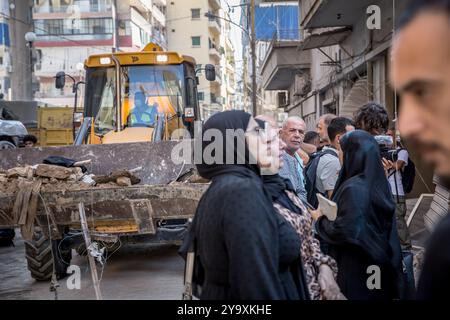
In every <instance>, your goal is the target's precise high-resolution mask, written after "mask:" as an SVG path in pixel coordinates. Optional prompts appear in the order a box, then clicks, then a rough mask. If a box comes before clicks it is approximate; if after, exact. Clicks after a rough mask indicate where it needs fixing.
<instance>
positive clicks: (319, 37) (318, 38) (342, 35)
mask: <svg viewBox="0 0 450 320" xmlns="http://www.w3.org/2000/svg"><path fill="white" fill-rule="evenodd" d="M351 33H352V30H351V28H348V27H345V28H339V29H335V30H330V31H325V32H322V33H318V34H312V35H310V36H308V37H306V39H305V40H304V41H303V42H302V44H301V45H300V46H299V49H300V50H310V49H315V48H322V47H329V46H333V45H336V44H339V43H341V42H342V41H344V40H345V39H346V38H347V37H348V36H349V35H350V34H351Z"/></svg>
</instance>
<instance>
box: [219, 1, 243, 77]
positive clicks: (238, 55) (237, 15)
mask: <svg viewBox="0 0 450 320" xmlns="http://www.w3.org/2000/svg"><path fill="white" fill-rule="evenodd" d="M240 2H241V1H240V0H222V8H223V10H224V11H225V12H230V17H231V20H232V21H233V22H234V23H237V24H239V23H240V20H241V7H235V8H231V10H230V8H229V7H228V5H229V6H231V7H232V6H236V5H239V4H240ZM230 40H231V43H232V44H233V46H234V58H235V60H236V72H237V74H238V78H240V74H241V71H242V67H241V66H242V30H241V29H239V28H238V27H237V26H235V25H233V24H231V32H230Z"/></svg>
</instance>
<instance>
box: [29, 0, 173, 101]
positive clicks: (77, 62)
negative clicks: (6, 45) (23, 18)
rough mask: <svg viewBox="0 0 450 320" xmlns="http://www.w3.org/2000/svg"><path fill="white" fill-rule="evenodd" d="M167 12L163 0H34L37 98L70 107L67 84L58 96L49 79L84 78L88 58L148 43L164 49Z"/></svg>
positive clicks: (69, 86)
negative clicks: (61, 76) (62, 76)
mask: <svg viewBox="0 0 450 320" xmlns="http://www.w3.org/2000/svg"><path fill="white" fill-rule="evenodd" d="M165 8H166V0H125V1H122V0H120V1H118V0H35V2H34V8H33V20H34V31H35V33H36V35H37V41H36V43H35V48H36V54H37V57H38V59H37V63H36V65H35V74H36V77H37V78H38V79H39V82H40V88H39V91H38V92H37V93H36V94H35V99H36V100H38V101H41V102H42V103H47V104H50V105H70V106H72V105H73V92H72V84H71V81H67V87H66V88H65V89H64V90H63V91H62V92H61V90H57V89H55V88H54V78H53V77H54V76H55V74H56V73H57V72H59V71H64V72H66V73H67V74H69V75H71V76H72V77H74V78H75V80H76V81H78V80H82V75H83V74H84V72H83V68H82V65H81V64H82V63H83V62H84V60H85V59H86V58H87V57H88V56H89V55H92V54H97V53H104V52H111V51H112V50H117V51H131V50H140V49H141V48H143V47H144V46H145V45H146V44H147V43H149V42H155V43H157V44H159V45H160V46H162V47H163V48H164V49H167V39H166V16H165ZM80 103H81V101H80Z"/></svg>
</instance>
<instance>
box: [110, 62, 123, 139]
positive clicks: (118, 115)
mask: <svg viewBox="0 0 450 320" xmlns="http://www.w3.org/2000/svg"><path fill="white" fill-rule="evenodd" d="M111 59H112V61H114V65H115V67H116V118H117V119H116V131H117V132H120V131H122V97H121V95H122V89H121V82H120V62H119V60H117V58H116V57H115V56H114V55H111Z"/></svg>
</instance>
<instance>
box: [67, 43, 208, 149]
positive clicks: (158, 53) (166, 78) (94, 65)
mask: <svg viewBox="0 0 450 320" xmlns="http://www.w3.org/2000/svg"><path fill="white" fill-rule="evenodd" d="M85 68H86V90H85V99H84V120H85V121H84V123H83V125H82V127H81V129H80V131H79V133H78V136H77V139H76V144H82V143H88V144H107V143H124V142H145V141H160V140H169V139H170V137H171V136H172V134H173V132H174V131H175V130H177V129H183V128H184V129H187V130H188V131H189V132H190V133H191V135H192V134H193V129H194V121H196V120H199V119H200V112H199V107H198V100H197V77H196V72H195V61H194V59H192V58H190V57H187V56H181V55H179V54H178V53H175V52H163V51H162V49H161V48H160V47H158V46H157V45H154V44H149V45H148V46H147V47H146V48H145V49H144V50H143V51H141V52H134V53H129V52H126V53H112V54H103V55H95V56H91V57H89V58H88V59H87V61H86V63H85ZM208 78H211V77H210V76H208ZM86 122H88V123H86ZM88 127H89V128H88ZM80 135H81V136H80Z"/></svg>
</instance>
